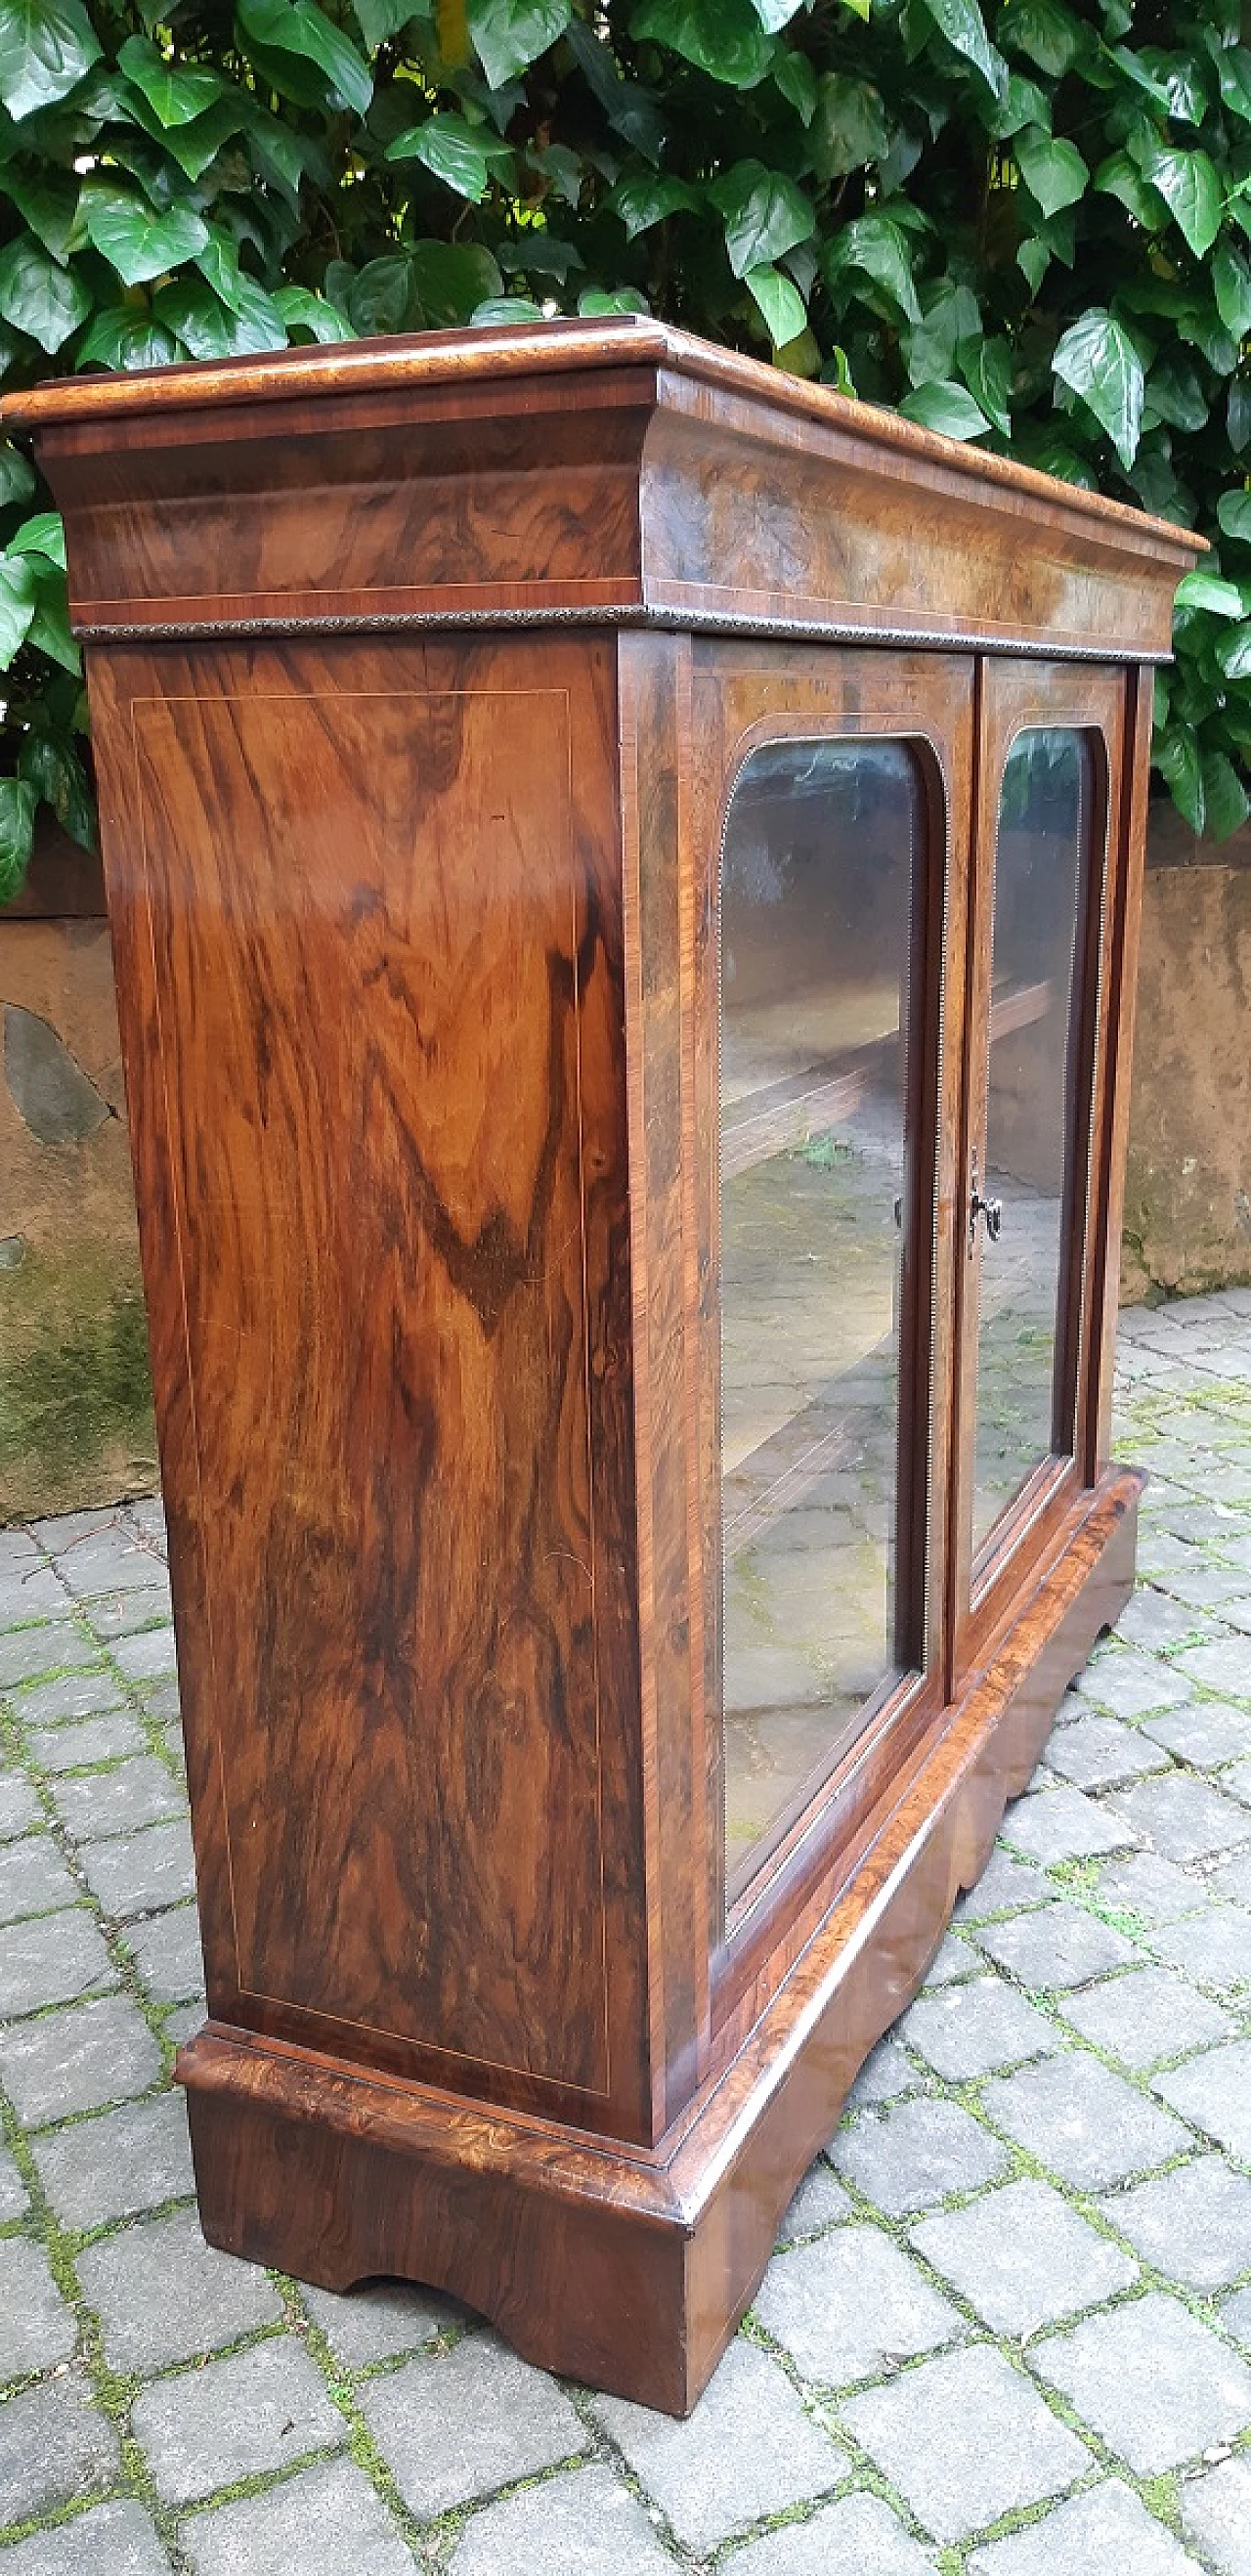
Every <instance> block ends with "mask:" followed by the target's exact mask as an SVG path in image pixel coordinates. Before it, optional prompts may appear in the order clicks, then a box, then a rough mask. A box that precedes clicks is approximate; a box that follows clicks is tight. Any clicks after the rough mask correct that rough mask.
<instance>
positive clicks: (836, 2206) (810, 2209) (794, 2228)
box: [777, 2156, 851, 2246]
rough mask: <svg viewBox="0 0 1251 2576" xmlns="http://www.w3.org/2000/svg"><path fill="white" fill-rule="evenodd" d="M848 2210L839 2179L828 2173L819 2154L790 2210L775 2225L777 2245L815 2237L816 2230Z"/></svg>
mask: <svg viewBox="0 0 1251 2576" xmlns="http://www.w3.org/2000/svg"><path fill="white" fill-rule="evenodd" d="M850 2212H851V2201H850V2199H849V2197H848V2194H847V2193H846V2192H845V2191H844V2189H843V2186H842V2184H841V2182H839V2181H838V2180H837V2178H836V2176H835V2175H834V2174H832V2173H831V2171H830V2168H829V2166H828V2165H827V2164H826V2162H825V2159H824V2157H822V2156H818V2158H817V2161H816V2163H815V2164H814V2165H810V2166H809V2168H808V2171H807V2173H806V2174H805V2175H804V2178H803V2181H802V2182H801V2184H800V2186H799V2189H798V2191H797V2192H796V2194H795V2197H794V2199H793V2200H792V2202H791V2204H790V2207H789V2209H787V2211H786V2212H785V2214H784V2216H783V2218H782V2221H781V2224H780V2226H779V2228H778V2238H777V2241H778V2244H779V2246H782V2245H795V2244H797V2243H798V2242H799V2240H800V2238H801V2237H804V2236H815V2235H816V2233H817V2231H818V2229H819V2228H822V2227H831V2226H833V2225H834V2224H835V2223H836V2222H837V2221H838V2220H840V2219H843V2218H846V2217H848V2216H849V2215H850Z"/></svg>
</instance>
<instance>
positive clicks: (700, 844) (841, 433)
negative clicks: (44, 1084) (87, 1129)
mask: <svg viewBox="0 0 1251 2576" xmlns="http://www.w3.org/2000/svg"><path fill="white" fill-rule="evenodd" d="M5 413H6V421H7V425H8V426H9V427H11V428H13V429H15V430H18V431H28V432H30V433H32V434H33V436H34V438H35V441H36V444H37V447H38V451H39V457H40V462H41V463H42V464H43V466H44V467H45V468H46V471H47V473H48V475H49V478H50V480H51V483H52V486H53V489H54V492H55V494H56V496H57V499H58V501H59V503H60V504H61V505H62V507H63V509H64V512H65V518H66V525H67V530H68V539H69V562H70V574H71V592H72V600H73V613H74V619H75V624H76V628H77V631H78V633H79V634H80V635H81V636H82V637H83V639H84V641H85V644H86V648H87V670H88V678H89V685H90V692H91V708H92V717H93V724H94V736H95V745H96V756H97V761H98V766H99V775H100V789H101V809H102V826H103V843H104V859H105V867H106V872H107V883H108V897H109V907H110V913H111V917H112V925H113V938H114V943H115V950H116V959H117V976H118V987H119V999H120V1004H121V1017H122V1030H123V1040H124V1046H125V1055H126V1070H127V1083H128V1092H129V1101H130V1114H131V1128H132V1135H133V1140H134V1153H135V1170H136V1178H137V1184H138V1194H139V1213H140V1223H141V1228H142V1237H143V1253H144V1265H145V1275H146V1282H147V1296H148V1304H149V1312H150V1318H151V1333H152V1355H153V1365H154V1371H155V1380H156V1398H157V1411H158V1418H159V1423H160V1434H161V1464H162V1473H163V1479H164V1488H165V1497H166V1502H167V1506H168V1512H169V1535H170V1567H171V1576H172V1581H173V1588H174V1608H175V1621H176V1627H177V1636H178V1659H179V1671H180V1676H181V1686H182V1699H183V1710H184V1715H185V1721H186V1734H187V1750H188V1761H189V1769H190V1780H191V1797H192V1807H193V1814H194V1824H195V1841H196V1854H197V1863H198V1871H199V1902H200V1918H201V1923H202V1927H203V1935H204V1950H205V1957H206V1961H207V1970H208V2010H209V2017H208V2020H207V2022H206V2023H205V2026H204V2028H203V2030H202V2031H201V2032H200V2033H199V2035H198V2036H197V2037H196V2038H194V2039H193V2040H192V2041H191V2042H190V2044H189V2045H188V2046H187V2047H186V2048H184V2050H183V2052H182V2055H181V2057H180V2059H179V2073H180V2076H181V2078H182V2081H183V2083H184V2084H185V2085H186V2087H187V2092H188V2098H189V2108H190V2116H191V2132H192V2139H193V2143H194V2149H195V2162H196V2174H197V2179H198V2184H199V2192H200V2206H201V2212H202V2216H203V2222H204V2228H205V2232H206V2234H207V2235H208V2237H209V2239H210V2241H211V2242H212V2243H213V2244H216V2245H220V2246H225V2247H228V2248H230V2249H232V2250H233V2251H235V2252H237V2253H240V2254H244V2255H248V2256H250V2257H252V2258H253V2259H254V2260H256V2261H258V2262H262V2263H268V2264H278V2265H281V2266H282V2267H283V2268H284V2269H285V2270H287V2271H290V2272H293V2273H295V2274H297V2275H299V2276H300V2277H302V2278H305V2279H308V2280H311V2281H316V2282H322V2283H328V2284H330V2285H331V2286H332V2287H335V2288H342V2287H345V2286H347V2285H348V2284H349V2283H351V2282H355V2281H358V2280H360V2279H362V2278H363V2277H365V2276H367V2275H371V2274H380V2273H387V2274H402V2275H407V2276H410V2277H415V2278H416V2279H418V2280H421V2281H424V2282H428V2283H432V2284H435V2285H437V2286H439V2287H441V2288H443V2289H446V2290H449V2291H453V2292H455V2293H458V2294H459V2295H460V2296H461V2297H462V2298H464V2299H466V2300H468V2301H469V2302H470V2303H471V2304H472V2305H473V2306H474V2307H476V2308H478V2309H480V2310H483V2311H485V2312H486V2314H487V2315H488V2316H490V2317H492V2318H493V2319H495V2320H496V2322H497V2323H498V2325H499V2326H500V2328H501V2329H502V2331H503V2332H504V2333H505V2334H506V2335H508V2336H510V2337H511V2338H512V2340H513V2341H514V2342H515V2343H516V2344H517V2345H518V2346H519V2347H520V2348H521V2350H522V2351H523V2352H525V2353H526V2354H528V2355H529V2356H530V2357H531V2359H533V2360H535V2361H537V2362H541V2363H544V2364H546V2365H548V2366H550V2367H554V2368H557V2369H560V2370H564V2371H569V2372H572V2373H574V2374H576V2375H577V2376H578V2377H580V2378H582V2379H585V2380H589V2381H591V2382H593V2383H595V2384H597V2385H599V2386H601V2387H605V2388H610V2389H616V2390H619V2391H621V2392H623V2393H624V2394H626V2395H628V2396H630V2397H634V2398H639V2399H642V2400H645V2401H646V2402H647V2403H649V2404H651V2405H654V2406H659V2407H664V2408H667V2409H670V2410H671V2411H673V2412H675V2413H682V2412H684V2411H685V2410H686V2409H687V2408H689V2407H690V2406H691V2405H692V2404H693V2402H694V2400H695V2398H696V2396H697V2395H698V2393H699V2390H700V2389H701V2387H702V2386H703V2384H704V2382H705V2381H706V2379H707V2378H708V2375H709V2373H710V2371H711V2370H712V2368H713V2366H714V2364H715V2362H716V2360H717V2357H718V2355H719V2353H720V2352H721V2350H722V2348H723V2346H724V2344H725V2341H726V2339H727V2336H728V2335H729V2334H730V2332H731V2331H732V2329H733V2327H734V2324H735V2322H736V2320H737V2318H738V2317H739V2316H740V2315H741V2313H742V2311H743V2309H744V2307H745V2306H746V2304H747V2302H748V2300H749V2299H750V2297H751V2295H752V2292H753V2290H754V2288H755V2286H756V2283H757V2282H758V2280H759V2278H760V2275H761V2272H762V2269H763V2267H764V2264H765V2262H766V2259H767V2257H768V2255H769V2253H770V2250H771V2248H772V2245H773V2241H774V2235H775V2231H776V2223H777V2220H778V2216H779V2213H780V2212H781V2211H782V2209H783V2208H784V2207H785V2205H786V2202H787V2200H788V2198H789V2196H790V2194H791V2193H792V2191H793V2190H794V2188H795V2185H796V2184H797V2183H798V2181H799V2179H800V2177H801V2175H802V2174H803V2172H804V2170H805V2167H806V2166H807V2164H808V2163H809V2161H810V2159H811V2157H812V2156H813V2154H814V2152H815V2150H816V2149H817V2148H818V2147H819V2146H820V2145H821V2144H822V2142H823V2141H824V2140H826V2139H827V2138H828V2137H829V2136H830V2134H831V2132H832V2130H833V2128H834V2126H835V2123H836V2120H837V2117H838V2112H839V2106H840V2104H841V2102H842V2100H843V2097H844V2095H845V2093H846V2091H847V2088H848V2086H849V2084H850V2083H851V2081H852V2079H853V2077H854V2075H855V2073H856V2070H857V2068H858V2066H859V2065H860V2063H861V2061H862V2059H863V2058H864V2056H865V2054H866V2052H867V2051H868V2049H869V2048H871V2046H872V2045H873V2042H874V2041H875V2040H876V2039H877V2037H878V2035H879V2033H880V2032H882V2031H883V2030H884V2029H885V2028H886V2027H887V2025H888V2024H889V2023H890V2022H891V2021H893V2020H894V2018H895V2015H896V2014H897V2013H898V2012H899V2011H900V2009H901V2008H902V2006H903V2005H904V2004H905V2003H906V2002H907V2001H908V1998H909V1997H910V1996H911V1995H912V1994H913V1993H914V1991H915V1989H916V1987H917V1986H918V1984H919V1982H920V1980H921V1978H922V1976H923V1974H924V1972H925V1969H926V1966H927V1964H928V1962H929V1960H930V1959H931V1957H932V1955H933V1953H934V1950H935V1947H936V1945H937V1943H938V1941H939V1938H940V1936H941V1933H942V1930H943V1926H944V1924H945V1922H946V1920H947V1917H948V1915H949V1913H950V1910H951V1907H952V1904H953V1902H954V1899H955V1897H956V1894H957V1892H958V1890H959V1889H960V1888H961V1887H965V1886H968V1885H969V1884H970V1883H971V1882H972V1881H973V1880H974V1879H976V1877H977V1875H978V1872H979V1871H980V1870H981V1868H982V1867H983V1865H984V1862H985V1860H986V1857H987V1854H988V1852H989V1850H990V1847H991V1844H992V1841H993V1839H994V1835H995V1832H996V1828H997V1826H998V1824H999V1821H1000V1818H1001V1815H1002V1812H1003V1808H1004V1803H1005V1800H1007V1799H1008V1798H1010V1797H1012V1796H1014V1795H1015V1794H1016V1793H1017V1792H1019V1791H1020V1790H1021V1789H1022V1788H1023V1787H1024V1785H1025V1783H1026V1781H1027V1780H1028V1778H1029V1776H1030V1773H1031V1771H1032V1769H1033V1766H1034V1763H1035V1761H1036V1759H1037V1757H1038V1753H1039V1750H1040V1748H1041V1746H1042V1743H1043V1741H1044V1738H1045V1735H1046V1732H1047V1728H1048V1725H1049V1722H1050V1719H1051V1717H1052V1714H1053V1712H1054V1710H1055V1707H1056V1703H1057V1701H1058V1699H1059V1697H1060V1694H1061V1692H1062V1691H1063V1689H1064V1688H1065V1686H1066V1684H1067V1683H1068V1682H1069V1681H1070V1680H1071V1678H1072V1676H1073V1675H1074V1673H1075V1672H1076V1671H1077V1670H1078V1669H1079V1667H1080V1665H1081V1663H1082V1661H1083V1658H1084V1657H1085V1655H1086V1653H1087V1652H1088V1650H1089V1648H1090V1646H1091V1644H1092V1642H1093V1640H1094V1639H1095V1637H1096V1636H1097V1635H1098V1633H1099V1631H1100V1629H1101V1628H1102V1627H1103V1626H1104V1625H1105V1624H1106V1622H1107V1621H1108V1620H1109V1619H1111V1618H1112V1617H1113V1616H1114V1615H1115V1613H1116V1611H1117V1610H1118V1608H1119V1607H1120V1605H1121V1603H1122V1602H1123V1601H1124V1599H1125V1596H1126V1593H1127V1591H1128V1588H1129V1584H1130V1579H1131V1572H1132V1566H1133V1554H1134V1529H1135V1506H1136V1499H1137V1494H1138V1486H1139V1479H1138V1477H1137V1476H1136V1475H1134V1474H1132V1473H1130V1472H1128V1471H1126V1470H1124V1469H1116V1468H1114V1467H1113V1466H1112V1465H1111V1464H1110V1461H1109V1454H1108V1407H1109V1392H1110V1369H1111V1356H1112V1343H1113V1331H1114V1324H1115V1307H1116V1286H1117V1248H1118V1240H1119V1233H1120V1211H1121V1174H1122V1166H1123V1162H1124V1152H1125V1129H1126V1114H1127V1106H1128V1081H1129V1065H1130V1041H1131V1023H1132V1016H1133V988H1134V956H1135V943H1136V938H1137V927H1138V908H1139V881H1140V874H1141V868H1142V857H1143V835H1144V822H1145V811H1146V794H1147V746H1148V736H1149V728H1150V710H1151V696H1152V673H1151V668H1150V666H1151V665H1152V664H1153V663H1154V662H1158V661H1160V660H1162V659H1163V658H1164V657H1165V656H1166V655H1167V652H1168V648H1169V634H1170V610H1171V603H1172V597H1173V591H1174V587H1175V584H1176V581H1177V579H1178V576H1179V575H1180V574H1181V573H1182V571H1183V570H1184V569H1185V568H1186V567H1187V566H1188V565H1189V564H1190V563H1191V562H1192V561H1193V560H1194V558H1195V555H1196V553H1197V552H1198V551H1199V548H1198V547H1197V545H1196V544H1195V543H1194V542H1193V541H1192V540H1191V539H1189V538H1188V537H1186V536H1185V535H1184V534H1183V533H1182V532H1179V531H1178V530H1177V529H1175V528H1172V527H1169V526H1165V525H1163V524H1160V523H1157V522H1153V521H1150V520H1148V519H1145V518H1142V517H1140V516H1138V515H1137V514H1136V513H1134V512H1131V511H1129V510H1126V509H1123V508H1120V507H1117V506H1114V505H1112V504H1110V503H1108V502H1105V501H1102V500H1099V499H1096V498H1093V497H1092V496H1090V495H1089V494H1087V493H1085V492H1082V491H1074V490H1070V489H1068V488H1066V487H1064V486H1062V485H1060V484H1056V483H1051V482H1049V481H1046V480H1044V479H1043V478H1042V477H1040V476H1038V475H1034V474H1031V473H1028V472H1025V471H1022V470H1020V469H1018V468H1016V467H1014V466H1012V465H1010V464H1007V463H1005V462H1003V461H1002V460H1001V459H999V458H997V457H990V456H983V455H980V454H977V453H975V452H973V451H971V450H969V449H966V448H962V447H955V446H952V445H949V444H948V443H947V442H946V441H944V440H941V439H937V438H934V437H931V436H928V435H926V434H925V433H924V432H922V431H919V430H917V429H914V428H912V427H909V426H908V425H906V424H905V423H903V422H901V421H900V420H898V419H896V418H893V417H890V416H888V415H886V414H885V413H882V412H879V411H876V410H872V409H869V408H868V407H865V406H861V405H857V404H854V403H849V402H845V401H842V400H840V399H839V398H837V397H836V396H834V395H833V394H830V393H827V392H826V391H825V390H823V389H822V388H818V387H810V386H806V385H802V384H798V383H795V382H793V381H791V380H790V379H788V378H787V377H786V376H784V375H781V374H779V373H777V372H775V371H772V370H770V369H767V368H764V367H762V366H758V365H756V364H755V363H754V362H752V361H750V360H747V359H743V358H740V357H737V356H733V355H727V354H725V353H723V352H719V351H716V350H713V349H711V348H705V347H704V346H702V345H701V344H700V343H698V342H696V341H693V340H690V339H685V338H683V337H682V336H680V335H679V334H677V333H674V332H671V331H668V330H665V329H662V328H660V327H659V326H657V325H655V324H653V323H651V322H647V321H635V320H632V319H628V320H623V321H620V322H616V321H612V322H606V323H594V324H591V323H565V324H552V325H550V326H547V327H544V328H536V329H533V330H531V329H513V330H507V329H505V330H495V331H481V332H470V333H463V334H452V335H446V336H443V335H438V336H431V337H422V338H417V339H411V340H397V341H391V342H387V341H373V342H368V343H365V344H363V345H361V346H358V347H353V348H349V349H342V350H339V349H336V350H334V351H333V352H329V351H324V350H320V349H301V350H298V351H292V352H289V353H285V354H282V355H279V356H275V357H263V358H258V359H252V360H244V361H240V362H237V363H231V364H223V365H204V366H201V367H197V368H175V369H172V370H169V371H167V372H156V373H152V374H147V375H129V376H122V377H114V378H109V379H93V380H89V381H79V382H78V383H75V384H73V385H51V386H48V387H45V388H42V389H41V390H39V391H37V392H34V393H27V394H24V395H20V396H18V397H16V398H14V399H13V400H11V401H10V402H9V403H7V404H6V406H5Z"/></svg>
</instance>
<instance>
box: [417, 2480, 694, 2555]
mask: <svg viewBox="0 0 1251 2576" xmlns="http://www.w3.org/2000/svg"><path fill="white" fill-rule="evenodd" d="M450 2565H451V2569H452V2576H534V2571H535V2570H537V2569H539V2568H541V2569H542V2571H543V2576H673V2566H674V2562H673V2560H672V2558H671V2557H670V2555H669V2552H668V2550H667V2549H662V2548H661V2545H660V2542H659V2541H658V2540H657V2538H656V2535H655V2532H654V2531H653V2530H652V2527H651V2524H650V2523H649V2521H648V2519H647V2516H646V2514H645V2513H644V2511H643V2508H642V2505H641V2504H639V2503H638V2502H637V2500H636V2498H635V2497H634V2496H632V2495H631V2493H630V2491H629V2488H628V2487H624V2486H622V2484H621V2481H620V2479H619V2478H615V2477H614V2476H613V2474H612V2471H611V2470H610V2469H606V2468H600V2467H595V2468H590V2469H578V2470H576V2471H575V2472H574V2474H573V2475H572V2476H571V2477H563V2478H545V2479H544V2481H543V2483H542V2485H541V2486H536V2487H525V2488H523V2489H522V2491H521V2493H520V2495H512V2496H507V2497H505V2499H504V2501H503V2503H502V2504H491V2505H488V2506H487V2507H486V2510H485V2512H483V2513H476V2514H474V2516H473V2518H472V2520H471V2521H470V2522H468V2523H467V2524H466V2525H465V2528H464V2530H463V2532H462V2533H461V2536H460V2539H459V2540H458V2541H457V2542H456V2544H455V2547H454V2548H453V2551H452V2556H451V2561H450Z"/></svg>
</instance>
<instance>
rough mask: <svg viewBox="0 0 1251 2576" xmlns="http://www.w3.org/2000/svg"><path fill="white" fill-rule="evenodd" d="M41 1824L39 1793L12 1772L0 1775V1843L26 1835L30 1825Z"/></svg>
mask: <svg viewBox="0 0 1251 2576" xmlns="http://www.w3.org/2000/svg"><path fill="white" fill-rule="evenodd" d="M42 1822H43V1809H42V1807H41V1806H40V1804H39V1793H38V1791H37V1790H36V1789H34V1788H33V1787H32V1785H31V1783H30V1781H29V1780H23V1779H22V1778H21V1776H20V1774H18V1773H17V1772H14V1771H6V1772H4V1773H3V1774H0V1843H5V1842H9V1841H10V1840H11V1838H12V1836H13V1835H14V1834H24V1833H28V1832H29V1830H30V1828H31V1826H32V1825H39V1824H42Z"/></svg>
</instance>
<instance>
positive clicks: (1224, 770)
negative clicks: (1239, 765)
mask: <svg viewBox="0 0 1251 2576" xmlns="http://www.w3.org/2000/svg"><path fill="white" fill-rule="evenodd" d="M1202 768H1203V803H1204V818H1203V819H1204V829H1205V831H1206V832H1207V833H1208V835H1209V838H1210V839H1212V840H1213V841H1227V840H1228V839H1229V835H1230V833H1231V832H1236V831H1238V830H1239V829H1240V828H1241V826H1242V824H1244V823H1245V822H1246V819H1247V816H1248V814H1251V797H1248V795H1247V791H1246V789H1245V787H1244V786H1243V783H1242V780H1241V779H1240V777H1239V775H1238V772H1237V770H1236V769H1235V767H1234V764H1233V762H1232V760H1230V759H1229V758H1228V756H1227V754H1226V753H1225V752H1223V751H1210V752H1208V753H1207V755H1206V757H1205V758H1204V760H1203V764H1202Z"/></svg>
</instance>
